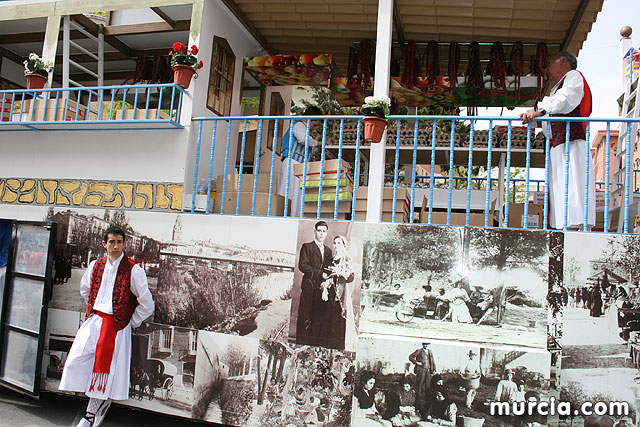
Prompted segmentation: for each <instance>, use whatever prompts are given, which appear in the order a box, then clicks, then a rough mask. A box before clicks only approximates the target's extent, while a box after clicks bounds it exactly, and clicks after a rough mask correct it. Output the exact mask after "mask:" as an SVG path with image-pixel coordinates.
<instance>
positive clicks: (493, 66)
mask: <svg viewBox="0 0 640 427" xmlns="http://www.w3.org/2000/svg"><path fill="white" fill-rule="evenodd" d="M487 72H488V74H489V75H490V76H491V79H490V80H489V90H490V93H491V102H493V87H494V85H495V87H496V89H505V90H506V88H507V85H506V81H505V70H504V49H503V48H502V43H500V42H495V43H494V44H493V45H492V46H491V52H490V54H489V67H488V69H487Z"/></svg>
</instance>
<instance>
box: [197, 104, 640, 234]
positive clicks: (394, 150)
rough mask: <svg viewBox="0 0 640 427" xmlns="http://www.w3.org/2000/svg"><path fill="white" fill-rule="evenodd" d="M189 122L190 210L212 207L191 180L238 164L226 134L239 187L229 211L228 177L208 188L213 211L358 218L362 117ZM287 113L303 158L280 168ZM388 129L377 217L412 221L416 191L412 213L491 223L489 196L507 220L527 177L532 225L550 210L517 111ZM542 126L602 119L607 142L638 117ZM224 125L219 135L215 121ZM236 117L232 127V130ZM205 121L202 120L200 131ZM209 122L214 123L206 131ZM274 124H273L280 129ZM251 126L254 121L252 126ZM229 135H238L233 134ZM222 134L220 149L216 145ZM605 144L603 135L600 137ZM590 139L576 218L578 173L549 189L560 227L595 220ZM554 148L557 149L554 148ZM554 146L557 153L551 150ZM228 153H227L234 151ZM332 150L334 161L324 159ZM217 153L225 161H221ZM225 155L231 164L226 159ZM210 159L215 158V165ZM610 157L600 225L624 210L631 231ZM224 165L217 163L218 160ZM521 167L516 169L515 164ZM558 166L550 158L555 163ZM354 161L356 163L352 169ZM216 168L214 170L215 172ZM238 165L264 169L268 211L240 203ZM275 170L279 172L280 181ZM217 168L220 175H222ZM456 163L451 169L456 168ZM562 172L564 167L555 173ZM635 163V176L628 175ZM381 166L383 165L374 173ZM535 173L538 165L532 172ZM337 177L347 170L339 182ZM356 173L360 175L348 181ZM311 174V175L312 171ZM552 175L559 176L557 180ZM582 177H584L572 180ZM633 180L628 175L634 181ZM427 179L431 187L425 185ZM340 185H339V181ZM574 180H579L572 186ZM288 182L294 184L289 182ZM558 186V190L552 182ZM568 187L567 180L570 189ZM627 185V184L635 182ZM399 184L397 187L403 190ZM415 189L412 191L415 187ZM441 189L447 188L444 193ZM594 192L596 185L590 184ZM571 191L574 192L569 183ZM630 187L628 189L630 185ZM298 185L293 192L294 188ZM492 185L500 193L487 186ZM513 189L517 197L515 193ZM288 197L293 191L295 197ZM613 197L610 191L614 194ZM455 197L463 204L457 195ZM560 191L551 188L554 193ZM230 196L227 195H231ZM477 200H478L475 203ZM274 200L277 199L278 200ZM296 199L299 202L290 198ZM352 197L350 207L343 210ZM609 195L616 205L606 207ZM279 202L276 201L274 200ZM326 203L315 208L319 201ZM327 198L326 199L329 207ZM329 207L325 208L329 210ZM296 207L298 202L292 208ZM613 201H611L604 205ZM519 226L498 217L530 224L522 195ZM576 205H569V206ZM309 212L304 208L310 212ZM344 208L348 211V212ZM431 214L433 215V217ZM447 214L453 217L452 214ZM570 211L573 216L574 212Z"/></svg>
mask: <svg viewBox="0 0 640 427" xmlns="http://www.w3.org/2000/svg"><path fill="white" fill-rule="evenodd" d="M192 120H193V121H194V123H198V129H199V134H198V140H197V141H198V142H197V147H196V159H197V161H196V164H195V167H194V168H193V170H194V175H193V187H192V190H193V193H192V194H191V210H192V211H196V210H202V211H204V212H205V213H209V212H211V210H212V209H211V207H210V203H209V202H207V203H205V205H203V206H198V205H197V204H196V194H197V192H196V190H197V183H198V180H199V178H200V179H202V178H204V179H207V182H208V183H209V185H208V190H209V192H208V193H211V189H212V187H211V183H212V181H213V180H214V178H216V176H217V175H227V174H229V172H231V171H233V170H234V166H230V165H236V161H235V160H236V158H237V157H236V154H235V153H234V151H235V150H234V149H233V147H232V145H231V140H232V139H233V141H236V138H239V139H237V140H238V141H241V143H240V150H241V152H240V157H239V158H240V165H241V166H242V167H241V170H240V174H239V175H238V177H237V178H236V180H237V184H235V185H234V188H233V190H237V191H234V192H233V193H238V195H237V196H236V199H235V200H234V201H235V209H232V210H231V212H230V211H229V210H228V209H225V206H224V205H225V203H226V202H225V199H226V198H225V196H226V195H227V194H226V193H227V191H229V190H228V189H227V187H226V184H227V180H225V181H224V183H223V185H222V186H221V187H220V186H218V189H219V190H221V194H216V203H215V204H214V210H215V211H216V212H226V213H235V214H236V215H239V214H250V215H256V213H257V210H256V208H258V210H260V211H264V214H266V215H287V214H289V213H290V212H291V211H294V212H299V213H298V216H300V217H311V218H329V219H364V211H363V209H364V208H363V206H365V207H366V192H363V191H360V192H359V191H358V188H359V187H361V186H363V185H366V183H367V177H368V176H369V174H370V173H375V171H371V170H369V171H368V172H367V170H366V168H367V167H368V160H367V159H368V155H367V152H368V150H369V149H370V147H369V145H368V144H365V143H364V141H363V140H364V137H363V127H362V117H361V116H318V117H313V116H304V117H300V116H261V117H242V116H237V117H195V118H193V119H192ZM247 120H251V121H254V122H257V124H258V125H257V137H256V146H255V149H254V153H255V155H254V157H253V159H248V158H246V157H245V149H246V141H247V132H248V131H247V125H246V123H247ZM293 120H297V121H302V122H303V123H305V124H306V134H305V137H304V138H302V139H300V141H301V142H302V141H303V140H304V151H303V152H304V153H306V155H305V156H304V159H303V160H302V161H301V162H300V166H297V167H296V166H295V164H294V163H297V162H294V161H289V160H290V159H287V160H285V162H284V167H282V166H280V162H277V161H276V151H277V152H279V147H278V144H280V143H282V141H281V139H282V138H281V135H282V134H283V133H284V131H285V130H286V129H287V128H288V129H291V128H292V126H293V123H294V122H293ZM314 120H320V121H321V123H322V125H321V127H320V128H319V129H318V132H317V134H316V138H317V139H318V146H319V147H321V148H322V149H321V150H320V162H319V163H313V172H311V169H310V167H311V166H310V165H311V163H310V162H311V158H310V153H311V150H310V147H311V145H313V144H311V143H310V142H311V141H312V138H313V136H312V134H311V133H310V131H309V126H310V124H311V122H312V121H314ZM388 120H389V129H388V130H387V134H388V136H387V145H386V164H387V168H388V169H389V170H388V172H387V173H386V176H387V178H388V185H390V186H391V187H390V188H389V194H388V195H387V193H386V192H385V193H383V221H389V220H390V221H391V222H403V221H406V222H414V221H415V219H414V215H413V212H414V206H416V204H417V206H422V202H423V201H422V200H420V199H419V198H418V197H417V196H416V195H417V194H418V193H420V194H422V196H423V198H424V200H425V204H424V206H423V209H422V210H421V216H420V221H421V222H425V223H427V224H436V223H440V222H443V223H446V224H454V223H460V221H459V215H460V214H464V221H463V222H462V223H461V224H462V225H481V223H483V224H484V225H485V226H492V225H494V218H493V216H492V215H493V210H492V208H491V206H493V204H494V203H495V204H496V208H497V209H496V211H497V212H498V215H497V216H498V217H504V218H505V219H508V218H509V205H510V203H514V202H515V201H516V200H522V201H524V200H529V199H530V192H531V191H534V190H532V188H531V185H535V188H536V190H535V191H539V192H542V193H543V194H544V198H543V200H544V203H543V206H542V208H543V213H542V215H539V217H538V218H539V223H538V225H537V228H547V225H548V219H547V218H548V212H549V203H550V195H549V191H550V185H549V183H550V181H551V180H552V179H553V178H552V177H551V176H550V174H549V171H550V167H551V166H550V163H551V162H550V153H551V147H550V140H549V138H548V137H546V136H542V134H541V133H538V134H536V133H535V131H534V129H533V128H532V127H531V125H530V124H529V125H528V126H520V124H521V121H520V119H518V118H516V117H475V116H473V117H472V116H389V117H388ZM538 120H539V121H540V122H542V126H543V127H544V128H546V131H547V132H546V135H549V134H550V127H551V126H550V123H551V122H554V121H560V122H563V123H565V124H566V128H565V129H566V132H567V135H568V129H569V123H570V122H574V121H578V122H586V123H587V138H588V135H590V128H591V127H592V124H593V123H602V124H606V126H607V131H606V132H607V134H606V138H607V141H609V140H610V132H611V125H612V124H619V123H637V122H638V121H640V120H639V119H625V118H574V117H572V118H546V117H544V118H539V119H538ZM221 122H222V123H224V124H225V126H226V134H223V135H220V133H221V131H220V129H221V127H220V123H221ZM268 124H271V125H272V126H271V127H270V129H273V131H271V130H270V131H269V134H268V135H267V134H266V132H265V131H264V129H265V126H267V125H268ZM234 125H236V126H235V128H234ZM203 127H204V128H206V129H205V130H203ZM211 128H213V129H212V130H211ZM279 129H280V132H278V130H279ZM253 131H256V129H253ZM205 132H206V133H207V137H210V138H211V144H210V145H207V146H206V147H205V145H203V141H202V135H203V134H204V133H205ZM234 134H237V135H238V136H236V135H234ZM289 134H290V135H292V136H291V138H290V139H289V141H285V143H289V144H290V145H292V144H294V143H295V142H294V137H293V132H290V133H289ZM225 140H226V144H225V145H224V147H223V146H222V143H223V142H224V141H225ZM268 142H272V146H273V147H274V148H276V149H274V150H273V151H272V152H271V153H270V159H266V158H265V159H261V154H260V153H261V152H262V151H264V150H263V149H262V148H261V147H263V145H261V144H267V143H268ZM568 146H569V144H565V146H564V147H561V148H559V149H560V150H563V152H564V154H565V158H566V159H569V160H568V161H565V162H564V164H562V166H561V169H560V173H559V175H557V176H560V177H562V176H563V175H564V176H568V174H569V166H568V165H569V163H570V162H571V157H569V156H570V155H574V156H575V155H576V154H575V153H573V151H572V152H570V153H567V151H568V150H567V148H568ZM606 146H607V148H609V146H610V145H609V143H608V142H607V144H606ZM589 149H590V144H588V143H587V144H585V149H584V151H583V152H581V153H580V154H579V155H580V156H584V157H583V158H585V161H584V163H585V164H586V165H587V167H586V168H585V170H584V182H583V184H584V186H583V188H582V189H580V190H578V191H579V192H580V191H584V192H585V197H584V203H583V209H582V213H581V215H580V220H578V221H575V218H573V221H574V222H573V223H572V224H570V223H569V208H568V206H569V186H568V184H566V182H567V181H571V180H573V179H576V178H575V177H572V178H569V180H565V184H564V187H563V188H561V187H562V186H561V187H556V192H557V191H560V193H559V194H560V200H556V203H560V204H561V205H560V206H561V207H562V208H563V210H562V215H561V217H562V220H561V221H560V222H561V223H560V224H556V226H557V227H559V228H560V229H565V230H566V229H568V228H570V227H576V226H578V225H579V227H580V228H581V229H582V230H585V231H586V230H588V229H589V228H590V225H591V224H590V223H591V222H592V221H593V215H592V214H591V213H590V207H589V206H590V205H593V203H594V202H595V200H593V194H592V193H591V194H590V192H591V186H590V185H589V182H590V181H592V180H593V175H592V172H591V168H590V167H589V166H590V164H591V163H592V160H591V154H590V151H589ZM202 150H207V151H209V155H210V157H209V159H208V160H209V166H210V167H209V174H208V176H200V175H201V174H200V173H199V170H200V169H199V167H198V163H199V162H200V157H199V156H200V153H201V151H202ZM554 150H557V149H554ZM554 152H556V153H558V152H557V151H554ZM232 156H233V157H232ZM330 157H331V158H333V160H331V159H329V158H330ZM221 159H223V161H222V160H221ZM338 160H339V161H340V162H342V161H343V160H346V161H347V162H349V166H348V167H345V166H341V167H338V168H337V169H336V170H327V169H326V164H327V162H329V161H333V162H334V163H331V165H332V166H335V165H336V164H341V165H342V163H339V162H338ZM230 162H231V163H230ZM214 163H215V164H216V165H219V166H218V167H215V168H214V167H213V165H214ZM611 164H612V159H611V153H610V151H609V149H607V152H606V157H605V170H606V172H605V181H604V183H598V189H599V190H601V191H603V192H604V193H605V197H604V199H605V209H604V212H603V214H602V215H603V217H604V219H603V221H604V225H603V227H602V228H604V231H608V228H609V217H610V216H611V215H610V214H616V215H617V211H618V210H620V211H621V212H623V214H624V228H623V232H625V233H627V232H629V228H628V219H629V201H628V200H629V199H628V198H625V203H624V204H622V205H620V206H618V204H619V200H618V199H619V198H618V199H616V197H612V193H613V192H614V191H616V190H618V191H619V189H622V190H623V191H625V192H627V193H628V191H629V188H628V187H629V184H628V183H629V182H630V180H631V176H630V174H631V171H630V170H629V169H626V171H625V174H626V177H627V179H626V180H625V182H626V183H627V184H626V185H625V184H622V183H618V182H616V183H612V182H609V181H610V180H609V171H610V165H611ZM222 165H224V167H222ZM401 165H407V166H408V167H411V168H412V172H411V182H409V183H406V184H405V187H406V188H404V189H403V188H402V185H401V184H400V182H399V181H400V179H401V176H400V168H401ZM419 165H430V166H431V168H430V172H429V174H428V175H421V174H419V173H417V171H416V168H417V166H419ZM436 165H443V166H448V176H445V177H436V176H435V169H436ZM456 165H463V166H464V167H466V170H464V171H462V173H463V174H464V175H466V176H457V175H454V168H455V167H456ZM478 167H483V168H484V173H486V175H485V176H483V177H478V176H474V175H475V172H476V171H474V168H478ZM516 167H518V168H522V169H521V170H518V171H516V170H515V169H513V168H516ZM557 167H558V166H556V168H557ZM354 168H355V171H354V170H353V169H354ZM496 168H497V169H498V172H499V173H498V176H495V169H496ZM536 168H537V169H542V170H544V179H534V178H532V176H531V172H532V170H533V169H536ZM214 170H217V171H218V173H216V174H214ZM244 170H252V171H254V172H258V173H259V174H265V175H264V176H268V179H269V182H270V185H269V194H268V195H266V196H267V199H266V209H262V207H261V206H260V204H259V203H257V202H256V197H255V191H254V195H253V197H252V200H251V204H250V206H248V205H247V206H245V205H246V204H245V203H242V202H241V200H240V193H242V191H243V190H242V186H243V181H242V175H243V174H242V172H243V171H244ZM281 171H282V172H283V173H282V176H283V177H284V178H282V179H281V180H278V177H279V175H280V174H281ZM220 172H222V173H220ZM458 172H460V171H457V172H456V174H458ZM562 172H564V174H563V173H562ZM636 172H637V171H634V172H633V173H634V175H633V176H634V177H635V176H636ZM378 173H384V171H378ZM538 174H539V173H538ZM344 177H347V178H346V180H345V179H344ZM354 177H358V179H354ZM312 178H313V179H312ZM442 178H444V180H443V184H445V185H446V186H447V188H446V190H444V189H438V188H437V185H436V184H437V182H438V180H439V179H442ZM253 179H254V187H253V188H256V183H257V181H258V174H254V176H253ZM298 179H299V180H300V182H302V183H303V185H300V188H299V190H300V196H296V195H294V194H292V191H290V184H291V182H292V180H293V181H295V182H296V185H298ZM556 179H557V178H556ZM278 181H281V182H282V183H283V184H284V185H283V186H282V188H281V190H280V193H281V195H282V196H284V197H285V199H293V200H295V202H294V203H296V205H293V206H292V207H289V205H288V204H286V203H284V205H283V209H282V208H280V209H279V210H277V209H275V208H274V207H275V204H274V201H277V200H279V199H277V197H278V196H277V195H276V194H275V193H276V192H275V191H274V189H275V188H276V186H277V185H276V183H277V182H278ZM580 181H581V182H582V179H580ZM634 181H635V179H634ZM432 182H433V183H434V185H430V183H432ZM343 183H346V185H343V188H340V186H341V185H340V184H343ZM424 183H426V184H427V188H425V189H424V191H422V190H421V189H420V186H421V185H424ZM459 183H464V184H466V189H458V188H457V187H458V186H459V185H458V184H459ZM580 185H582V184H580ZM292 188H293V189H295V187H292ZM557 188H561V189H560V190H557ZM574 188H575V187H574ZM634 188H635V186H634ZM401 190H402V191H401ZM417 190H418V191H417ZM440 190H444V191H445V192H446V195H444V194H443V192H442V191H440ZM594 190H595V188H594ZM571 191H576V190H574V189H572V190H571ZM632 191H633V190H632ZM295 192H296V193H297V192H298V191H297V190H296V191H295ZM496 192H497V193H498V196H497V197H496V195H495V194H494V193H496ZM516 194H517V196H516ZM294 196H295V197H294ZM613 196H614V195H613ZM460 197H462V202H460V201H459V198H460ZM557 197H558V196H556V198H557ZM231 200H233V199H231ZM480 200H481V201H480ZM279 203H281V202H279ZM298 203H299V205H297V204H298ZM349 203H350V206H351V209H347V208H345V206H346V205H347V204H349ZM610 203H616V205H615V206H613V205H612V206H610ZM281 205H282V203H281V204H280V205H278V206H281ZM323 205H324V206H325V208H324V209H323V208H322V206H323ZM327 205H328V206H327ZM327 207H328V208H329V209H327ZM298 208H299V210H298ZM609 208H611V209H609ZM521 209H523V212H522V213H523V216H522V224H520V223H518V224H509V222H508V221H501V222H500V226H505V225H506V226H511V227H514V226H515V227H520V226H522V227H524V228H530V227H529V224H528V219H529V215H528V213H529V204H527V203H525V204H524V206H523V207H521ZM574 210H575V208H574ZM310 211H311V212H312V213H311V212H310ZM349 213H350V215H349ZM434 214H438V215H437V216H438V218H437V219H436V218H435V216H436V215H434ZM445 214H446V220H445V221H441V220H440V218H442V217H441V215H445ZM478 215H480V216H482V219H483V221H481V223H479V221H478ZM454 216H455V218H453V217H454ZM574 217H575V214H574Z"/></svg>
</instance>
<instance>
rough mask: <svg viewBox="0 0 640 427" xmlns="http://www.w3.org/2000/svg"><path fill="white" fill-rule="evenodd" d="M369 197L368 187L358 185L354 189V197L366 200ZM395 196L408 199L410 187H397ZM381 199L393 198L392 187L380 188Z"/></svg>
mask: <svg viewBox="0 0 640 427" xmlns="http://www.w3.org/2000/svg"><path fill="white" fill-rule="evenodd" d="M368 197H369V187H358V190H357V191H356V199H364V200H366V199H367V198H368ZM396 198H397V199H398V200H400V199H410V198H411V189H410V188H398V189H397V191H396ZM382 200H393V187H384V188H383V190H382Z"/></svg>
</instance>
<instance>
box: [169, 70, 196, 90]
mask: <svg viewBox="0 0 640 427" xmlns="http://www.w3.org/2000/svg"><path fill="white" fill-rule="evenodd" d="M172 68H173V82H174V83H175V84H177V85H178V86H181V87H183V88H185V89H186V88H188V87H189V85H190V84H191V77H193V75H194V74H195V73H196V70H194V69H193V67H192V66H190V65H182V64H178V65H174V66H173V67H172Z"/></svg>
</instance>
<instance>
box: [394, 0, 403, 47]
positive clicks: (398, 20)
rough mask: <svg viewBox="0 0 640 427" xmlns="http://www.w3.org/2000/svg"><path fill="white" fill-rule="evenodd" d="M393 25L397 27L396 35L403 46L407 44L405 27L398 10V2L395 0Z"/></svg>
mask: <svg viewBox="0 0 640 427" xmlns="http://www.w3.org/2000/svg"><path fill="white" fill-rule="evenodd" d="M393 25H394V26H395V27H396V36H397V37H398V41H399V42H400V45H401V46H404V44H405V37H404V27H403V26H402V18H400V12H399V11H398V3H396V2H393Z"/></svg>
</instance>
